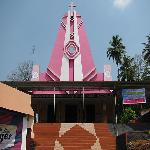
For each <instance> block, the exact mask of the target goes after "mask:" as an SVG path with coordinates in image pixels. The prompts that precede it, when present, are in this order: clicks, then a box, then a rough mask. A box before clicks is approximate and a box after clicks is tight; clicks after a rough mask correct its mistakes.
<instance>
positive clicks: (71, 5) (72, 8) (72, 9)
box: [69, 2, 76, 14]
mask: <svg viewBox="0 0 150 150" xmlns="http://www.w3.org/2000/svg"><path fill="white" fill-rule="evenodd" d="M69 7H70V12H71V14H73V11H74V7H76V5H75V4H74V3H73V2H71V3H70V5H69Z"/></svg>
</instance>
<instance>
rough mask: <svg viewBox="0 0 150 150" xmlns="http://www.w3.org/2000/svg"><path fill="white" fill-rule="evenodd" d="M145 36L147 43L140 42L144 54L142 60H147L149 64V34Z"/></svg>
mask: <svg viewBox="0 0 150 150" xmlns="http://www.w3.org/2000/svg"><path fill="white" fill-rule="evenodd" d="M146 37H147V43H142V44H143V45H144V49H143V51H142V53H143V55H144V60H146V61H147V63H148V64H150V34H149V35H148V36H146Z"/></svg>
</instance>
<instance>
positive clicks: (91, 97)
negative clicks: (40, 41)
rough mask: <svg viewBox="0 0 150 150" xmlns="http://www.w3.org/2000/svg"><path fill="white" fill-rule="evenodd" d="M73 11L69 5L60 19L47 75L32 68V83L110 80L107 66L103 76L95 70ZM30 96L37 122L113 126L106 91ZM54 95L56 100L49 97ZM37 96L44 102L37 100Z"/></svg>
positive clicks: (37, 68)
mask: <svg viewBox="0 0 150 150" xmlns="http://www.w3.org/2000/svg"><path fill="white" fill-rule="evenodd" d="M74 7H75V5H74V4H73V3H71V5H70V9H69V10H68V12H67V13H66V14H65V15H64V16H63V17H62V20H61V24H60V27H59V31H58V35H57V38H56V42H55V45H54V48H53V50H52V54H51V58H50V62H49V64H48V67H47V69H46V71H45V72H43V73H40V71H39V70H40V69H39V65H34V67H33V71H32V81H49V82H54V81H55V82H61V81H80V82H82V81H85V82H86V81H111V80H112V77H111V66H110V65H105V66H104V73H102V72H98V71H97V70H96V67H95V64H94V61H93V58H92V54H91V49H90V45H89V42H88V39H87V35H86V32H85V29H84V23H83V19H82V17H81V15H80V14H79V13H77V12H76V11H75V9H74ZM33 94H34V97H35V100H33V108H34V109H35V112H36V117H37V118H38V121H39V122H112V121H113V119H114V115H113V114H114V109H113V108H111V107H113V100H112V98H111V96H110V95H111V94H112V93H111V91H110V90H109V89H88V90H86V89H82V90H60V91H58V90H57V91H55V89H54V90H47V91H33ZM53 94H54V95H55V100H53V98H52V97H53V96H50V95H53ZM83 94H84V100H83V99H82V97H83ZM38 95H40V96H41V97H45V99H44V100H40V99H39V98H38V100H36V96H37V97H38ZM104 95H105V96H104ZM70 97H71V98H70ZM47 99H48V100H47ZM37 101H38V102H37ZM110 108H111V109H110Z"/></svg>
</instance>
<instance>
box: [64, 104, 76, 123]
mask: <svg viewBox="0 0 150 150" xmlns="http://www.w3.org/2000/svg"><path fill="white" fill-rule="evenodd" d="M77 115H78V113H77V105H72V104H66V106H65V122H66V123H73V122H77V118H78V117H77Z"/></svg>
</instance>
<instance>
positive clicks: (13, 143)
mask: <svg viewBox="0 0 150 150" xmlns="http://www.w3.org/2000/svg"><path fill="white" fill-rule="evenodd" d="M22 132H23V115H22V114H20V113H17V112H13V111H8V110H5V109H0V150H2V149H3V150H4V149H5V150H6V149H7V150H8V149H9V150H15V149H20V150H21V146H22V142H23V141H22V137H23V136H22Z"/></svg>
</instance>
